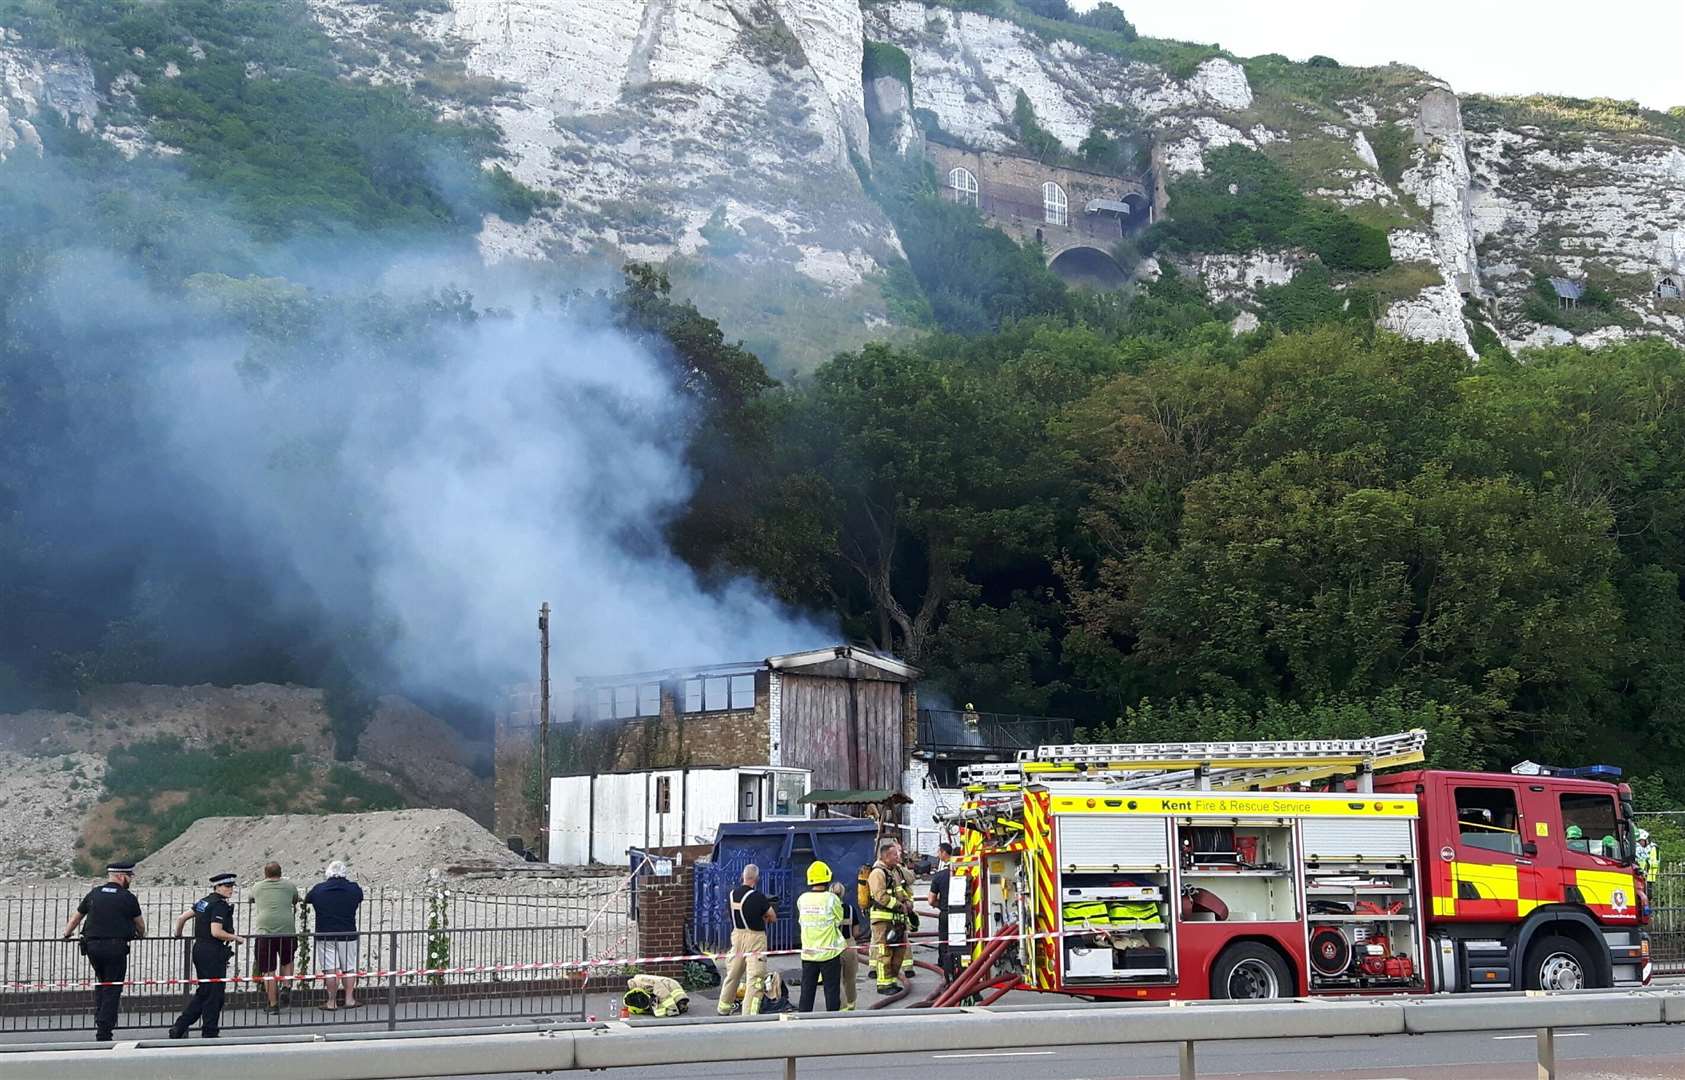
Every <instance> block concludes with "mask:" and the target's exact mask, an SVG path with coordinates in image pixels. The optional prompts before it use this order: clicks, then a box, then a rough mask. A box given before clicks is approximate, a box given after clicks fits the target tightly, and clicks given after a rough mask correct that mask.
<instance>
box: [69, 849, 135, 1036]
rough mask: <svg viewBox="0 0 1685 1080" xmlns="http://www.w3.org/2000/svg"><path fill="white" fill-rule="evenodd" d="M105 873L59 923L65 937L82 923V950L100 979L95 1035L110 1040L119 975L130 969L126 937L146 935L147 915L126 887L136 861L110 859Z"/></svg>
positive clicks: (120, 994) (96, 991) (118, 998)
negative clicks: (143, 914)
mask: <svg viewBox="0 0 1685 1080" xmlns="http://www.w3.org/2000/svg"><path fill="white" fill-rule="evenodd" d="M105 872H106V874H107V875H108V877H109V880H107V881H106V883H105V884H103V885H99V886H96V887H95V888H94V890H93V891H92V892H90V893H89V894H88V895H87V896H84V897H83V898H82V902H81V903H80V904H78V905H76V911H75V913H74V914H73V915H71V916H70V921H69V922H67V923H65V924H64V939H65V940H66V941H69V940H70V937H71V935H72V934H74V933H76V928H77V927H78V926H80V927H82V946H81V948H82V955H83V956H86V957H87V958H88V963H89V964H90V965H92V966H93V969H94V981H95V982H96V983H98V984H99V985H96V986H95V987H94V1037H95V1038H96V1039H99V1040H100V1041H101V1042H110V1041H111V1029H112V1028H114V1027H116V1026H117V1005H118V1002H119V1001H121V1000H122V997H123V980H124V979H125V978H127V977H128V974H129V942H130V941H131V940H133V939H135V938H143V937H145V936H146V919H145V917H144V916H142V915H141V913H140V901H139V900H136V899H135V894H134V893H132V892H130V891H129V886H130V885H132V884H134V880H135V864H134V863H132V862H114V863H112V864H111V865H109V866H107V867H106V868H105ZM84 923H85V925H84Z"/></svg>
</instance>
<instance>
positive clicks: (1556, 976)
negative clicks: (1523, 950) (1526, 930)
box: [1526, 935, 1597, 990]
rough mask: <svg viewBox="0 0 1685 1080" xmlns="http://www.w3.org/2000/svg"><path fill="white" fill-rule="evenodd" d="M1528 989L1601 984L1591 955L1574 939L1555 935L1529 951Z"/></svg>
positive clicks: (1572, 988)
mask: <svg viewBox="0 0 1685 1080" xmlns="http://www.w3.org/2000/svg"><path fill="white" fill-rule="evenodd" d="M1526 974H1527V989H1529V990H1583V989H1585V988H1587V987H1591V986H1595V985H1597V976H1596V974H1595V969H1594V968H1593V967H1592V966H1591V957H1589V956H1587V955H1586V951H1585V949H1584V947H1582V946H1581V945H1580V943H1579V942H1577V941H1575V940H1573V939H1572V938H1565V937H1557V936H1555V935H1552V936H1550V937H1547V938H1542V939H1541V940H1539V941H1536V942H1534V943H1533V947H1532V948H1530V949H1528V950H1527V969H1526Z"/></svg>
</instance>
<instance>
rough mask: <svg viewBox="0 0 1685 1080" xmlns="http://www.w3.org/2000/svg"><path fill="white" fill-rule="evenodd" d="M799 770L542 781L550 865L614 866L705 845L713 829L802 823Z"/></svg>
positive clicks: (651, 772) (804, 785)
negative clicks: (640, 854)
mask: <svg viewBox="0 0 1685 1080" xmlns="http://www.w3.org/2000/svg"><path fill="white" fill-rule="evenodd" d="M811 782H812V774H811V773H810V772H809V771H808V770H806V769H786V768H773V767H767V766H750V767H737V768H698V769H648V770H642V771H636V772H608V773H592V774H589V775H584V776H557V777H553V778H552V779H551V781H550V861H551V862H552V863H556V864H561V865H569V866H583V865H586V864H589V863H593V862H597V863H618V862H620V861H622V860H623V859H624V858H625V856H626V849H627V848H634V847H636V848H650V847H676V846H680V845H684V844H711V843H713V841H714V834H715V831H716V830H717V829H718V828H719V826H721V825H724V824H729V823H735V822H739V821H773V820H780V819H800V818H805V817H807V810H806V808H805V807H804V806H802V803H801V799H802V796H803V795H806V794H807V793H808V790H809V788H810V786H811Z"/></svg>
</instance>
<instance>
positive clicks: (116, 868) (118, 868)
mask: <svg viewBox="0 0 1685 1080" xmlns="http://www.w3.org/2000/svg"><path fill="white" fill-rule="evenodd" d="M105 872H106V873H108V874H132V873H134V872H135V864H134V863H133V862H128V861H124V862H114V863H106V864H105Z"/></svg>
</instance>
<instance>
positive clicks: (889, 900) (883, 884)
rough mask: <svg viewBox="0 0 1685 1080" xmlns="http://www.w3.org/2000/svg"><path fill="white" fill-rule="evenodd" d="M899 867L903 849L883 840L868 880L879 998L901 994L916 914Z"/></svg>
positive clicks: (879, 845) (891, 841)
mask: <svg viewBox="0 0 1685 1080" xmlns="http://www.w3.org/2000/svg"><path fill="white" fill-rule="evenodd" d="M900 866H901V845H900V844H898V843H896V842H895V841H894V840H884V841H881V842H880V843H879V844H878V861H877V862H875V863H873V864H872V872H871V873H870V874H868V875H867V877H866V891H867V894H868V895H869V897H870V899H871V913H870V920H871V924H872V949H871V965H872V973H873V974H874V975H875V976H876V977H877V980H878V993H880V994H898V993H900V992H901V989H902V986H901V983H900V981H898V980H897V979H896V977H895V976H896V974H897V973H899V972H900V971H901V965H902V963H903V962H904V961H905V960H906V959H907V922H908V917H909V916H910V915H911V914H912V911H913V894H912V893H911V892H910V891H908V889H907V887H906V886H905V884H903V882H902V878H901V873H900Z"/></svg>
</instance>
